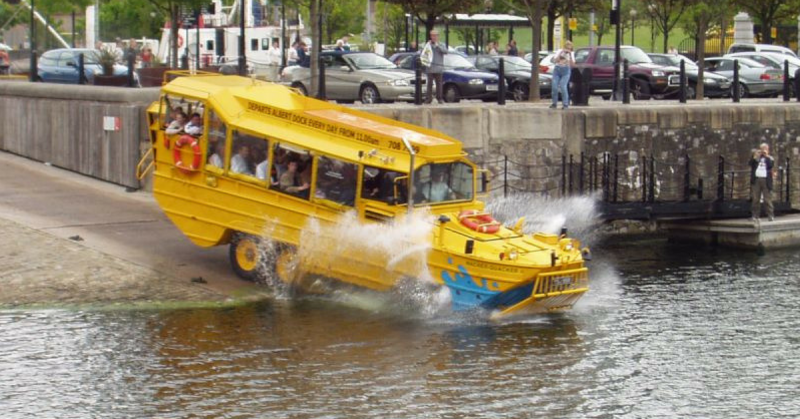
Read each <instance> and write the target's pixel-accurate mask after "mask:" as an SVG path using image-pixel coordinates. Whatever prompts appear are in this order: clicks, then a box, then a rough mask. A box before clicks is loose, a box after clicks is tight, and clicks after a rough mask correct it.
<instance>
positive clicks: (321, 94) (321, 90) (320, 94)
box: [317, 57, 327, 100]
mask: <svg viewBox="0 0 800 419" xmlns="http://www.w3.org/2000/svg"><path fill="white" fill-rule="evenodd" d="M318 63H319V64H318V65H317V68H318V69H319V81H318V82H317V99H319V100H325V96H326V93H327V92H326V91H325V60H323V59H322V57H319V59H318Z"/></svg>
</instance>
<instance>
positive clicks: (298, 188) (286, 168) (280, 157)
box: [270, 143, 313, 199]
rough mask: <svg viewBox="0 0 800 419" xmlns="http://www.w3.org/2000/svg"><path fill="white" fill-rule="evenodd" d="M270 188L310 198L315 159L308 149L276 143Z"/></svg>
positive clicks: (273, 150)
mask: <svg viewBox="0 0 800 419" xmlns="http://www.w3.org/2000/svg"><path fill="white" fill-rule="evenodd" d="M272 155H273V160H274V163H273V164H272V169H271V171H272V173H273V174H272V175H271V177H272V179H273V181H271V182H270V189H274V190H277V191H280V192H283V193H286V194H289V195H294V196H297V197H300V198H303V199H308V197H309V192H310V190H311V186H310V185H311V169H312V166H313V159H312V158H311V153H309V151H308V150H303V149H301V148H298V147H293V146H289V145H287V144H278V143H276V144H275V145H274V146H273V149H272Z"/></svg>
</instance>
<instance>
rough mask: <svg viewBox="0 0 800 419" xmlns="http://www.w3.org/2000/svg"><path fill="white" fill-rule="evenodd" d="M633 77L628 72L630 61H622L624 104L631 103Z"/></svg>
mask: <svg viewBox="0 0 800 419" xmlns="http://www.w3.org/2000/svg"><path fill="white" fill-rule="evenodd" d="M630 93H631V75H630V72H629V71H628V59H627V58H626V59H624V60H622V103H626V104H627V103H631V94H630Z"/></svg>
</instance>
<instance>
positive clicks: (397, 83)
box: [386, 79, 409, 87]
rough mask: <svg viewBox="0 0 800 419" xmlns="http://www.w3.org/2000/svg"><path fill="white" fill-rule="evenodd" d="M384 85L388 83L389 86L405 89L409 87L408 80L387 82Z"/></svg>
mask: <svg viewBox="0 0 800 419" xmlns="http://www.w3.org/2000/svg"><path fill="white" fill-rule="evenodd" d="M386 83H388V84H389V85H390V86H397V87H405V86H408V85H409V83H408V80H406V79H395V80H389V81H387V82H386Z"/></svg>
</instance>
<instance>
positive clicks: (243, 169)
mask: <svg viewBox="0 0 800 419" xmlns="http://www.w3.org/2000/svg"><path fill="white" fill-rule="evenodd" d="M249 159H250V146H248V145H247V144H240V145H239V148H238V150H237V151H236V154H235V155H234V156H233V157H232V158H231V172H232V173H241V174H244V175H250V176H253V171H252V170H250V160H249Z"/></svg>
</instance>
